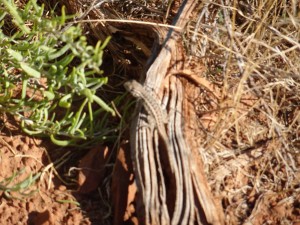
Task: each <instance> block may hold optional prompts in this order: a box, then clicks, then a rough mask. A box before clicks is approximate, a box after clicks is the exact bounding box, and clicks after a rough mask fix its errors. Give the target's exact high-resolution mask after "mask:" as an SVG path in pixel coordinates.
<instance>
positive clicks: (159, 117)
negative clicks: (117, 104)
mask: <svg viewBox="0 0 300 225" xmlns="http://www.w3.org/2000/svg"><path fill="white" fill-rule="evenodd" d="M124 87H125V89H126V90H127V91H128V92H130V93H131V94H132V96H133V97H135V98H137V99H141V100H142V102H143V105H144V107H145V109H146V111H147V113H148V114H150V115H152V116H153V117H154V120H155V123H156V127H157V130H158V133H159V135H160V136H161V138H162V140H163V142H164V144H165V145H166V147H167V148H169V146H170V143H169V138H168V135H167V132H166V128H165V124H166V123H167V118H166V115H165V114H164V112H163V111H162V109H161V106H160V105H159V103H158V101H157V99H155V97H154V96H153V95H152V94H151V93H149V92H148V91H146V90H145V89H144V87H143V86H142V85H141V84H140V83H139V82H137V81H136V80H130V81H127V82H125V83H124Z"/></svg>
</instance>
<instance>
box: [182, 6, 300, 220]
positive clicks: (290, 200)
mask: <svg viewBox="0 0 300 225" xmlns="http://www.w3.org/2000/svg"><path fill="white" fill-rule="evenodd" d="M297 4H298V5H297ZM299 16H300V5H299V3H297V2H296V1H290V2H287V1H253V2H252V3H251V2H249V3H246V2H245V3H237V2H236V1H229V2H228V3H224V1H218V3H217V1H215V2H203V3H201V5H200V6H199V12H198V17H197V20H195V21H192V22H191V23H190V26H189V28H188V30H187V33H186V45H187V46H188V49H189V50H190V51H189V52H190V55H191V56H196V57H199V58H201V61H202V62H203V63H204V64H205V66H206V68H207V70H206V73H205V76H206V78H207V79H209V80H211V81H212V82H214V83H215V84H216V85H218V86H219V87H220V89H221V90H222V93H223V94H222V95H223V97H222V100H221V101H220V104H219V108H222V107H224V106H229V107H230V109H228V110H220V112H219V113H217V114H211V120H213V121H214V124H213V125H212V126H210V127H205V132H204V135H203V137H204V139H205V142H204V143H203V149H204V151H203V149H202V151H200V152H201V154H202V157H203V159H204V161H205V162H206V165H207V168H206V169H207V174H208V177H209V180H210V182H211V186H212V188H213V191H214V193H215V195H216V196H218V197H219V198H221V199H222V204H223V207H224V210H225V212H226V215H227V223H228V224H241V223H242V222H245V221H248V222H249V223H250V222H251V223H252V224H264V223H267V222H268V221H273V223H276V224H291V223H292V222H293V221H295V219H296V217H294V216H291V215H292V213H291V212H290V210H291V208H293V204H294V205H296V204H299V193H300V189H299V181H297V180H299V175H300V174H299V164H300V157H299V143H300V129H299V127H300V123H299V122H300V110H299V108H300V107H299V102H300V75H299V74H300V64H299V62H300V54H299V53H300V44H299V40H300V36H299V35H300V32H299V31H300V29H299V27H300V20H299V18H300V17H299ZM203 124H204V123H203V122H202V121H201V116H200V122H199V125H201V126H202V127H203ZM268 194H269V195H270V194H271V195H272V198H273V199H272V200H270V199H268V198H265V196H266V195H268ZM262 199H264V200H262ZM266 199H267V200H266ZM263 204H266V205H265V206H264V207H262V206H263ZM270 204H273V205H272V207H271V208H272V209H276V207H278V205H279V204H281V205H285V207H286V210H285V212H284V213H281V214H277V213H276V212H275V211H276V210H275V211H272V210H270V211H268V210H267V209H269V208H268V207H270ZM262 208H264V209H263V210H262ZM296 208H297V207H296ZM298 213H299V212H298ZM296 215H297V213H296ZM298 219H299V214H298ZM281 220H282V221H281ZM280 221H281V222H280Z"/></svg>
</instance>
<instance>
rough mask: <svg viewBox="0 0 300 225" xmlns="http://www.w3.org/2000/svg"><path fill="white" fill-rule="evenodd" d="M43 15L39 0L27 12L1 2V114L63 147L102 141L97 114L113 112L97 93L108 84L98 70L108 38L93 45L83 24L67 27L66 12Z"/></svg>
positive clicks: (4, 0) (102, 125)
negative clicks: (84, 142)
mask: <svg viewBox="0 0 300 225" xmlns="http://www.w3.org/2000/svg"><path fill="white" fill-rule="evenodd" d="M43 15H44V8H43V6H39V5H37V3H36V1H35V0H30V1H28V3H27V4H26V5H25V6H24V8H23V9H19V8H18V7H17V6H16V5H15V4H14V3H13V2H12V1H9V0H0V112H1V113H9V114H11V115H14V116H15V117H16V118H19V121H20V125H21V127H22V129H23V130H24V131H25V132H26V133H28V134H30V135H42V136H50V137H51V140H52V141H53V142H54V143H56V144H58V145H61V146H66V145H70V144H76V143H78V142H79V141H81V140H85V139H87V138H95V136H97V137H103V136H104V135H105V133H107V132H104V130H106V129H107V128H106V124H105V122H104V120H105V118H103V117H102V118H99V115H102V116H104V117H106V116H108V114H109V113H110V114H112V115H114V113H115V112H114V110H113V109H112V108H111V107H109V106H108V105H107V104H106V103H105V102H104V101H103V100H102V99H101V98H100V97H98V96H97V95H96V93H98V92H99V90H101V87H102V86H103V85H105V84H106V83H107V81H108V78H107V77H104V76H103V75H102V73H103V71H101V70H100V66H101V64H102V56H103V49H104V48H105V46H106V45H107V43H108V41H109V38H108V39H106V40H105V41H104V43H101V42H98V43H97V44H96V46H91V45H89V44H88V43H87V40H86V37H85V36H84V35H83V34H82V29H81V28H80V26H75V25H66V20H67V19H69V18H70V17H69V18H68V17H67V16H66V15H65V12H64V8H62V13H61V16H52V17H45V16H43ZM11 19H12V21H13V24H10V26H13V27H14V28H15V29H11V30H10V31H9V32H8V31H7V26H8V25H9V24H8V21H9V20H11ZM19 90H20V91H19ZM101 112H106V113H101ZM100 113H101V114H100ZM95 130H97V135H95ZM99 131H103V132H99Z"/></svg>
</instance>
